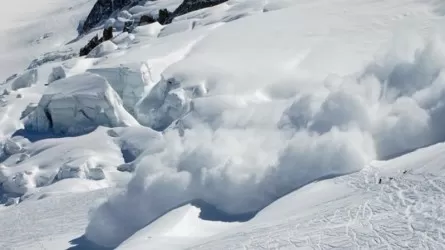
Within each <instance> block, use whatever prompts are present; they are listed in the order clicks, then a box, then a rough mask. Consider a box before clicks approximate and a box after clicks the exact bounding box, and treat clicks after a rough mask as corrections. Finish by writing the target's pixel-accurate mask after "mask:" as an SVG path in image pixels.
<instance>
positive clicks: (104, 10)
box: [80, 0, 138, 33]
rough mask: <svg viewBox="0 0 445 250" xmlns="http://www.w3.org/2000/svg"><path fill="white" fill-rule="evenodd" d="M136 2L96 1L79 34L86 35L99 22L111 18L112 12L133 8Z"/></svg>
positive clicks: (129, 0)
mask: <svg viewBox="0 0 445 250" xmlns="http://www.w3.org/2000/svg"><path fill="white" fill-rule="evenodd" d="M137 2H138V1H136V0H97V2H96V4H95V5H94V6H93V9H92V10H91V11H90V14H89V15H88V17H87V19H86V20H85V22H84V23H83V26H82V28H81V30H80V32H81V33H86V32H88V31H90V30H91V29H92V28H94V27H95V26H96V25H98V24H99V23H100V22H102V21H104V20H106V19H108V18H109V17H111V15H112V14H113V13H114V12H116V11H119V10H121V9H123V8H124V7H127V6H133V5H135V4H136V3H137Z"/></svg>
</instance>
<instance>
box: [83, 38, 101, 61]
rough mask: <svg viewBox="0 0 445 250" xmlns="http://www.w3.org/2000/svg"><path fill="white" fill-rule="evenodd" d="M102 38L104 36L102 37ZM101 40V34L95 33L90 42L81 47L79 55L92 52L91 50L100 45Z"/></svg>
mask: <svg viewBox="0 0 445 250" xmlns="http://www.w3.org/2000/svg"><path fill="white" fill-rule="evenodd" d="M101 39H102V38H101ZM100 43H101V41H100V40H99V36H98V35H95V36H94V37H93V38H91V40H90V41H89V42H88V44H87V45H85V47H83V48H81V49H80V52H79V56H86V55H88V54H89V53H90V51H91V50H93V49H94V48H96V46H97V45H99V44H100Z"/></svg>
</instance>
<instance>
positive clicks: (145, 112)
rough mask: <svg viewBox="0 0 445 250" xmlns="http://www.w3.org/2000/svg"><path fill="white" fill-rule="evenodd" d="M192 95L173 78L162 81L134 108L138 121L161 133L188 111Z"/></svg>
mask: <svg viewBox="0 0 445 250" xmlns="http://www.w3.org/2000/svg"><path fill="white" fill-rule="evenodd" d="M191 97H192V93H190V91H188V90H186V89H184V88H181V83H180V82H179V80H177V79H175V78H170V79H167V80H166V79H162V80H161V81H160V82H159V83H157V84H156V85H155V86H154V87H153V88H152V89H151V91H150V92H149V93H148V95H147V96H145V97H144V98H143V99H142V100H141V101H140V102H139V103H138V105H137V107H136V118H137V119H138V121H139V122H140V123H141V124H143V125H145V126H148V127H150V128H152V129H154V130H158V131H162V130H164V129H166V128H167V127H168V126H170V124H171V123H172V122H173V121H175V120H177V119H178V118H180V117H181V116H182V115H183V114H185V113H186V112H188V111H189V110H190V101H191Z"/></svg>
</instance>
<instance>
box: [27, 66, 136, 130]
mask: <svg viewBox="0 0 445 250" xmlns="http://www.w3.org/2000/svg"><path fill="white" fill-rule="evenodd" d="M137 124H138V123H137V121H136V120H135V119H134V118H133V117H132V116H131V115H129V114H128V113H127V111H125V109H124V108H123V106H122V101H121V99H120V98H119V96H118V95H117V94H116V92H115V91H114V90H113V89H112V88H111V87H110V85H109V84H108V82H107V80H106V79H105V78H103V77H100V76H98V75H94V74H89V73H85V74H81V75H76V76H73V77H70V78H66V79H62V80H59V81H55V82H53V83H51V84H50V86H49V87H48V89H47V90H46V91H45V93H44V95H43V96H42V98H41V99H40V101H39V104H38V105H37V107H35V109H34V110H33V111H32V112H31V113H30V114H29V115H27V116H26V117H25V129H26V130H28V131H36V132H52V133H55V134H64V135H77V134H83V133H87V132H90V131H92V130H94V129H95V128H96V127H97V126H108V127H118V126H129V125H137Z"/></svg>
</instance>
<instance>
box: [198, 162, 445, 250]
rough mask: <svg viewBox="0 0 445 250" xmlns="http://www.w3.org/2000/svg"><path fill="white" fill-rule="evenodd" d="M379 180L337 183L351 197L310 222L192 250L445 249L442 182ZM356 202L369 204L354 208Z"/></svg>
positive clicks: (368, 174)
mask: <svg viewBox="0 0 445 250" xmlns="http://www.w3.org/2000/svg"><path fill="white" fill-rule="evenodd" d="M379 176H381V173H380V170H379V169H378V168H375V167H368V168H366V169H364V170H363V171H361V172H358V173H355V174H352V175H349V176H343V177H339V178H337V179H335V180H334V182H336V183H347V185H348V186H349V187H350V188H352V189H353V190H354V195H353V196H352V197H350V196H346V197H344V198H340V199H338V200H334V201H332V202H328V203H324V204H322V205H320V206H322V207H317V208H316V209H313V210H314V211H316V212H315V213H316V214H311V216H304V217H301V216H299V215H295V216H293V217H291V218H288V219H287V220H285V221H281V222H279V223H272V224H267V225H251V226H249V227H246V228H244V229H243V230H240V232H239V233H236V234H227V235H226V236H225V237H223V238H218V239H217V242H215V241H209V242H208V243H205V244H202V245H198V246H195V247H191V248H189V249H302V248H303V249H306V248H309V249H333V248H336V249H444V248H445V244H444V242H445V239H444V237H445V230H444V228H445V216H444V215H445V207H444V205H443V204H441V203H440V202H439V203H438V201H442V200H444V199H445V180H444V179H443V177H442V176H436V175H433V174H428V175H421V177H422V178H419V175H414V174H411V173H409V172H408V173H406V174H402V173H400V174H398V175H397V176H394V177H393V178H394V179H393V180H390V179H389V177H392V176H381V178H382V179H383V180H382V184H378V178H380V177H379ZM376 177H378V178H376ZM357 196H363V197H366V199H361V200H360V202H355V199H354V197H355V198H357ZM347 204H350V205H347ZM333 206H336V207H337V208H336V209H332V208H333Z"/></svg>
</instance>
